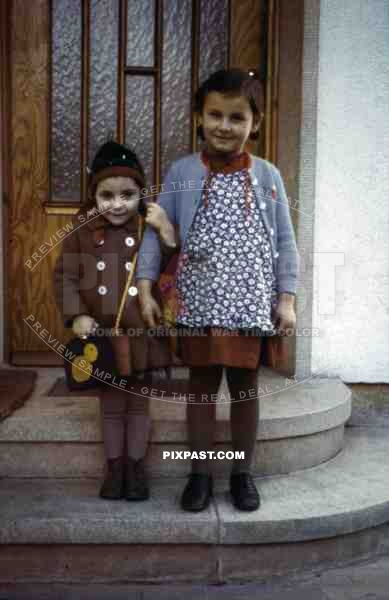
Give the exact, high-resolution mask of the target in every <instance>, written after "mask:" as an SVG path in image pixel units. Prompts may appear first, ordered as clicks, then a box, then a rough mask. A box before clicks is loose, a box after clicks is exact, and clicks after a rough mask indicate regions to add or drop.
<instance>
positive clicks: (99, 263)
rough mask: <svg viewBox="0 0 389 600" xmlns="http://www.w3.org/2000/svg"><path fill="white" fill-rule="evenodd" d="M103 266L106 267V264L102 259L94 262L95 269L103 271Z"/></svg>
mask: <svg viewBox="0 0 389 600" xmlns="http://www.w3.org/2000/svg"><path fill="white" fill-rule="evenodd" d="M105 267H106V264H105V262H104V261H103V260H99V261H98V263H96V269H97V270H98V271H104V269H105Z"/></svg>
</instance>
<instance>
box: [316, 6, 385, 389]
mask: <svg viewBox="0 0 389 600" xmlns="http://www.w3.org/2000/svg"><path fill="white" fill-rule="evenodd" d="M317 117H318V118H317V163H316V198H315V207H316V208H315V224H314V227H315V229H314V248H315V253H320V254H319V255H317V256H320V261H319V262H320V265H321V264H322V263H323V262H324V264H325V263H326V264H327V266H326V267H322V266H316V268H315V269H314V301H313V327H316V328H318V330H319V331H318V333H319V335H318V337H314V338H313V345H312V372H314V373H315V372H318V371H320V370H321V369H327V372H328V373H329V375H338V376H340V377H341V378H342V379H343V380H344V381H346V382H358V381H364V382H389V0H369V1H367V0H341V1H339V0H322V1H321V6H320V36H319V81H318V115H317ZM323 253H324V254H323ZM325 253H331V254H327V255H326V254H325ZM334 253H335V254H334ZM336 263H337V264H340V265H341V264H342V263H344V265H343V266H337V267H336V269H335V271H334V272H335V276H333V273H332V272H331V268H330V266H329V265H330V264H336Z"/></svg>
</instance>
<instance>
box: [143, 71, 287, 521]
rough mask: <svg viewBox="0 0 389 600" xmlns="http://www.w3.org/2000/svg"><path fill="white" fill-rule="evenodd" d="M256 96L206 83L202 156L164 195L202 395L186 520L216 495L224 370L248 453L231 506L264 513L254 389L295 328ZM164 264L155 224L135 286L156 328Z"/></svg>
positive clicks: (242, 447)
mask: <svg viewBox="0 0 389 600" xmlns="http://www.w3.org/2000/svg"><path fill="white" fill-rule="evenodd" d="M258 87H259V83H258V82H257V81H256V80H254V79H253V78H252V77H250V75H249V74H247V73H245V72H244V71H241V70H238V69H231V70H223V71H218V72H216V73H214V74H213V75H212V76H211V77H210V78H209V79H208V80H207V81H205V83H204V84H203V85H202V86H201V87H200V88H199V90H198V92H197V95H196V109H197V113H198V116H199V124H200V131H199V134H200V135H201V137H202V138H203V140H204V142H205V144H204V149H203V151H202V152H200V153H197V154H192V155H190V156H187V157H185V158H183V159H180V160H178V161H176V162H175V163H173V165H172V166H171V168H170V170H169V172H168V174H167V176H166V178H165V181H164V185H163V191H162V192H161V194H160V196H159V204H160V206H161V207H163V208H164V209H165V211H166V213H167V216H168V218H169V219H170V222H171V224H173V225H177V226H178V227H177V229H178V238H179V239H178V245H179V247H180V254H179V260H178V268H177V271H176V287H177V291H178V295H179V298H180V305H179V311H178V314H177V325H178V326H179V327H180V328H181V329H185V330H186V332H185V333H190V334H192V335H185V336H182V337H180V348H181V355H182V358H183V360H184V363H185V364H187V365H188V366H189V367H190V381H191V383H192V385H193V387H194V389H195V391H196V392H198V394H197V395H196V402H191V403H188V404H187V420H188V429H189V442H190V449H191V451H192V453H195V452H196V453H197V454H196V455H194V456H195V457H196V456H197V458H192V472H191V473H190V477H189V481H188V482H187V485H186V487H185V489H184V492H183V494H182V498H181V506H182V507H183V508H184V509H185V510H191V511H199V510H203V509H204V508H206V506H207V505H208V503H209V500H210V497H211V495H212V491H213V483H212V474H211V468H210V460H209V459H208V456H209V455H208V454H205V455H204V454H200V452H201V451H206V452H207V451H210V450H211V449H212V445H213V441H214V432H215V423H216V404H215V402H211V401H210V399H211V395H212V394H216V393H217V391H218V388H219V384H220V380H221V377H222V373H223V368H226V377H227V382H228V386H229V391H230V395H231V438H232V446H233V450H234V451H240V452H243V453H244V458H243V459H242V458H240V459H236V458H235V460H234V463H233V467H232V471H231V475H230V492H231V496H232V500H233V503H234V505H235V506H236V507H237V508H239V509H240V510H256V509H257V508H258V507H259V505H260V497H259V493H258V490H257V488H256V486H255V483H254V480H253V477H252V474H251V467H252V461H253V454H254V449H255V443H256V434H257V426H258V417H259V407H258V398H257V394H256V393H255V394H254V395H253V393H252V390H257V376H258V368H259V362H260V352H261V341H262V339H263V336H264V335H272V334H274V333H276V331H277V327H278V329H279V330H284V329H286V328H294V327H295V323H296V314H295V306H294V302H295V295H296V282H297V271H298V254H297V247H296V241H295V236H294V231H293V226H292V222H291V218H290V213H289V206H288V202H287V197H286V193H285V188H284V185H283V181H282V178H281V175H280V172H279V171H278V169H277V168H276V167H275V166H274V165H273V164H271V163H270V162H268V161H266V160H263V159H260V158H258V157H255V156H253V155H251V154H249V153H247V152H245V150H244V148H245V144H246V142H247V141H248V139H249V138H255V137H258V130H259V125H260V104H259V100H258V99H259V89H258ZM164 226H165V227H168V225H167V224H166V223H165V225H164ZM160 262H161V250H160V243H159V239H158V235H157V232H156V230H155V229H153V228H151V227H149V228H148V229H147V230H146V232H145V236H144V238H143V242H142V245H141V248H140V254H139V262H138V269H137V278H138V284H139V292H140V303H141V307H142V311H143V318H144V319H145V321H146V322H147V323H148V325H149V326H151V327H155V326H156V325H157V324H158V322H159V319H160V316H161V313H160V309H159V307H158V305H157V303H156V301H155V300H154V299H153V297H152V296H151V286H152V284H153V282H154V281H157V280H158V277H159V274H160ZM199 331H200V332H201V335H195V334H196V333H197V334H198V333H199ZM204 398H208V399H209V401H204ZM240 398H244V400H243V401H242V400H241V401H239V399H240ZM192 456H193V454H192ZM204 456H205V457H204Z"/></svg>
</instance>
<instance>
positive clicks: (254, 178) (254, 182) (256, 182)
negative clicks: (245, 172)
mask: <svg viewBox="0 0 389 600" xmlns="http://www.w3.org/2000/svg"><path fill="white" fill-rule="evenodd" d="M252 184H253V185H258V179H257V178H256V177H253V180H252Z"/></svg>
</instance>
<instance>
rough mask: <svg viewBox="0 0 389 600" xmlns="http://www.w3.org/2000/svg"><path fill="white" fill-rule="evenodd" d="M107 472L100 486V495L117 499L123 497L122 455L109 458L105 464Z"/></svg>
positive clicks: (108, 498) (109, 498)
mask: <svg viewBox="0 0 389 600" xmlns="http://www.w3.org/2000/svg"><path fill="white" fill-rule="evenodd" d="M106 468H107V474H106V477H105V479H104V482H103V485H102V486H101V488H100V494H99V495H100V497H101V498H105V499H107V500H119V499H120V498H123V497H124V460H123V457H122V456H119V457H118V458H110V459H109V460H107V464H106Z"/></svg>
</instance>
